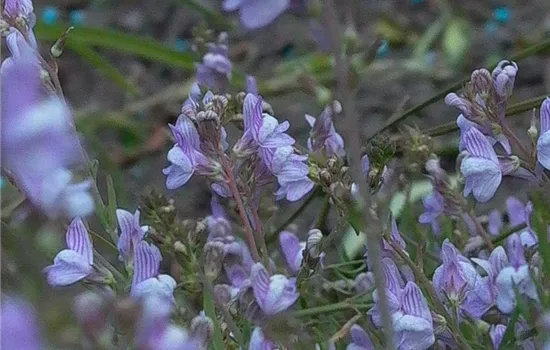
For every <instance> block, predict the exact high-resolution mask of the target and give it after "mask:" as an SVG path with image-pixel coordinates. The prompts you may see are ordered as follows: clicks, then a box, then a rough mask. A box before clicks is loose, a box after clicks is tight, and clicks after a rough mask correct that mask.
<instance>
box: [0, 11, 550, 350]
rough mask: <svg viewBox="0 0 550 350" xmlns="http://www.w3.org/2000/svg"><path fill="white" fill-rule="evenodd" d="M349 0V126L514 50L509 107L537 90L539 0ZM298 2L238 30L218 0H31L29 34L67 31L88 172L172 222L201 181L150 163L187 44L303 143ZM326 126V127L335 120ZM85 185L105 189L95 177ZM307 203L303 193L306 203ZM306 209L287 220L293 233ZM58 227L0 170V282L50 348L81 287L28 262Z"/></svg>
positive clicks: (320, 75) (542, 66) (519, 121)
mask: <svg viewBox="0 0 550 350" xmlns="http://www.w3.org/2000/svg"><path fill="white" fill-rule="evenodd" d="M352 2H353V3H354V5H353V6H352V8H353V9H354V11H342V13H341V17H342V20H343V22H344V21H345V22H346V23H347V24H348V28H347V31H346V33H347V35H348V40H350V42H352V43H353V42H356V43H357V45H359V46H361V47H364V48H368V47H370V46H371V45H372V44H373V43H375V42H376V46H375V47H374V50H375V52H376V54H375V55H374V56H375V59H374V61H373V62H372V64H370V65H369V66H368V67H367V66H365V65H364V64H362V62H358V63H357V69H356V75H355V79H357V83H358V86H359V89H358V94H357V99H356V105H357V108H358V110H359V113H360V115H361V118H362V121H363V122H362V124H361V125H360V126H358V127H360V128H361V129H362V130H363V132H364V134H365V135H369V133H371V132H372V131H373V130H377V129H378V128H380V127H381V126H382V125H384V123H385V122H386V121H387V120H388V119H389V118H390V117H391V116H392V115H394V114H396V113H397V114H399V113H400V112H403V111H404V110H407V109H409V108H411V107H414V106H416V105H418V104H420V103H422V102H423V101H425V100H427V99H429V98H431V97H432V96H434V95H436V94H437V93H438V92H440V91H442V90H445V88H447V87H448V86H450V85H451V84H453V83H455V82H458V81H460V80H461V79H463V78H465V77H466V76H467V75H468V74H469V72H471V71H472V70H473V69H475V68H480V67H489V66H493V65H495V64H496V63H497V62H498V61H500V60H501V59H505V58H512V57H514V55H517V54H518V53H522V56H521V57H520V58H521V61H520V62H518V64H519V73H518V77H517V79H516V86H515V89H514V95H513V96H512V100H511V103H512V104H514V103H519V102H521V101H523V100H526V99H530V98H533V97H537V96H542V95H548V94H550V54H549V52H550V50H549V49H548V47H549V46H550V45H548V41H549V40H550V2H548V1H547V0H515V1H514V0H510V1H504V0H503V1H492V0H487V1H477V0H460V1H458V0H457V1H454V0H448V1H443V0H440V1H436V0H395V1H390V0H387V1H383V0H371V1H369V0H355V1H352ZM311 3H313V4H310V8H309V10H306V9H302V10H297V11H287V12H286V13H284V14H283V15H282V16H281V17H279V18H278V19H277V20H276V21H275V22H274V23H272V24H271V25H269V26H267V27H264V28H261V29H258V30H246V29H244V28H243V27H242V25H241V24H240V23H239V19H238V16H237V15H236V14H234V13H224V12H223V11H222V7H221V1H218V0H208V1H207V0H201V1H199V0H155V1H151V0H136V1H109V0H97V1H73V0H51V1H35V3H34V4H35V13H36V16H37V25H36V28H35V32H36V36H37V38H38V39H39V41H40V43H41V47H42V49H43V51H44V52H47V51H48V50H49V48H50V46H51V45H52V44H53V43H54V42H55V40H57V38H58V37H59V36H60V34H61V33H62V32H64V31H65V29H66V28H67V27H68V26H74V27H75V29H74V30H73V31H72V32H71V33H70V35H69V37H70V39H69V41H68V42H67V45H66V48H65V51H64V53H63V55H62V56H61V58H60V59H59V76H60V80H61V84H62V86H63V88H64V92H65V96H66V98H67V100H68V101H69V103H70V105H71V106H72V108H73V111H74V118H75V120H76V124H77V129H78V130H79V132H80V133H81V136H82V142H83V144H84V146H85V148H86V149H87V150H88V152H89V154H90V157H91V158H95V159H97V160H98V161H99V168H100V179H103V178H104V177H103V176H104V175H105V174H109V175H111V177H112V178H113V182H114V185H115V188H116V193H117V200H118V206H119V207H121V208H125V209H127V210H130V211H134V210H135V208H136V207H138V205H140V203H142V197H143V196H144V195H147V194H148V193H149V192H150V191H151V189H156V190H157V192H160V193H165V194H167V195H168V196H169V197H171V198H174V200H175V206H176V208H177V211H178V215H179V216H180V217H182V218H196V217H198V216H203V215H206V214H207V213H208V208H209V201H210V196H209V190H208V187H207V186H206V184H205V183H203V182H202V181H201V179H198V178H193V179H192V181H191V183H190V184H188V185H186V186H184V187H183V188H182V189H180V190H178V191H175V192H167V190H166V189H165V186H164V181H165V177H164V175H162V173H161V169H162V168H164V167H166V166H167V161H166V153H167V151H168V149H169V148H170V147H171V146H172V140H171V136H170V133H169V131H168V128H167V124H168V123H173V122H175V120H176V118H177V116H178V114H179V111H180V107H181V104H182V103H183V101H184V100H185V98H186V97H187V94H188V92H189V87H190V85H191V84H192V83H193V82H194V80H195V63H197V62H200V60H201V57H200V56H198V55H196V54H195V53H194V52H193V50H192V47H193V44H194V43H195V41H194V40H195V39H194V38H196V36H195V34H196V33H200V32H201V30H202V32H204V29H205V28H208V29H211V30H212V31H213V33H214V34H217V33H219V32H220V31H227V32H228V34H229V49H230V58H231V60H232V62H233V76H232V86H231V88H230V91H229V92H230V93H232V94H233V93H236V92H238V91H242V90H244V77H245V76H246V75H253V76H255V77H256V78H257V80H258V82H259V90H260V94H261V95H262V96H263V97H264V99H266V100H267V101H269V103H270V104H271V105H272V107H273V109H274V111H275V115H276V116H277V117H278V118H279V119H281V120H284V119H288V120H289V121H290V122H291V129H290V134H291V135H293V136H295V137H296V138H297V140H298V142H300V143H301V144H305V141H306V139H307V136H308V132H309V127H308V125H307V123H306V122H305V119H304V114H306V113H308V114H311V115H318V114H319V113H320V112H321V110H322V108H323V106H324V105H325V104H326V103H327V102H328V100H329V99H330V91H331V90H330V89H331V87H332V86H333V79H332V77H333V76H332V72H331V61H330V57H329V55H328V54H327V53H326V46H327V40H326V37H325V34H324V33H323V29H324V25H323V19H322V13H319V12H318V11H317V10H316V9H315V3H314V1H311ZM319 14H320V15H321V18H317V17H316V15H319ZM541 43H542V44H544V43H546V46H545V47H546V49H545V50H538V51H536V52H535V53H536V54H530V53H529V52H527V54H524V53H525V50H526V49H529V48H533V47H537V45H539V44H541ZM2 53H3V55H4V54H5V53H6V50H5V47H3V50H2ZM456 115H457V111H456V110H455V109H453V108H450V107H446V106H445V105H444V103H443V102H442V101H439V102H437V103H435V104H433V105H431V106H429V107H427V108H425V109H422V110H421V111H419V112H417V113H414V114H413V115H411V116H410V117H409V118H408V119H406V120H405V124H408V125H416V126H418V127H419V128H420V129H426V128H431V127H434V126H436V125H439V124H443V123H449V122H453V121H454V120H455V118H456ZM513 118H514V119H513V122H512V123H513V125H514V127H515V128H516V129H517V130H519V131H520V132H519V134H520V135H521V136H524V140H526V142H527V140H528V138H527V136H526V135H525V132H524V131H523V130H526V129H527V128H528V127H529V121H530V118H531V112H530V111H529V110H527V111H525V112H523V113H520V114H517V115H515V116H514V117H513ZM335 123H336V126H337V128H338V123H339V121H338V120H336V121H335ZM399 130H400V129H399V128H393V129H391V130H390V131H392V132H398V131H399ZM434 144H435V147H436V149H438V150H440V151H441V152H442V154H443V155H445V154H447V157H448V159H449V161H448V162H447V163H445V162H444V165H445V166H446V167H448V168H449V169H451V170H452V169H453V166H454V164H453V160H454V158H456V155H457V154H456V145H457V140H456V135H455V134H453V133H451V134H447V135H445V136H442V137H438V138H435V139H434ZM444 160H445V158H444ZM509 184H510V185H511V186H517V184H516V183H514V182H509ZM99 187H100V189H101V190H104V189H105V186H104V181H100V183H99ZM505 195H506V190H505V189H504V190H500V191H499V193H498V196H500V198H504V196H505ZM497 198H499V197H497ZM279 205H280V208H272V212H274V211H275V210H277V211H278V213H277V214H276V216H277V218H278V219H279V221H282V219H281V218H284V217H286V216H288V213H291V212H292V211H293V210H295V209H296V208H297V207H298V206H299V205H300V203H295V204H288V203H284V202H283V203H279ZM320 205H321V203H315V205H314V206H313V207H312V210H313V211H315V210H316V209H315V208H316V207H317V208H318V207H320ZM313 217H314V214H313V215H309V216H308V215H307V214H306V215H304V216H303V217H301V218H300V220H301V221H303V225H304V227H305V229H306V232H307V226H308V225H310V224H311V220H312V218H313ZM308 220H309V222H308ZM299 223H300V222H299ZM64 225H65V223H59V222H53V223H52V222H49V223H46V222H45V220H43V218H41V217H40V216H39V215H37V214H35V213H33V212H32V211H30V208H28V207H27V206H26V203H25V202H24V201H23V198H22V197H21V195H20V194H18V193H17V192H16V191H15V190H14V188H12V187H11V186H10V185H9V183H8V181H6V180H5V179H3V181H2V284H3V285H2V289H3V290H4V291H6V290H17V291H18V292H20V293H23V294H24V295H25V296H27V297H28V298H30V299H31V300H32V301H35V302H36V303H37V305H39V311H40V312H41V314H42V315H43V316H44V318H45V319H46V321H47V322H48V324H50V325H51V326H52V327H53V328H56V327H57V329H52V330H62V334H64V337H65V338H63V337H61V338H59V339H56V340H55V343H59V344H60V345H63V344H71V343H72V341H73V340H74V339H72V338H71V337H75V336H76V335H75V334H76V333H74V332H72V327H74V325H73V326H71V321H70V319H67V314H66V312H67V310H66V309H65V308H63V307H58V306H59V305H62V304H60V303H62V302H63V300H66V296H67V295H74V293H75V291H76V290H78V289H79V288H81V287H73V288H64V289H62V290H52V289H51V288H48V287H46V285H45V283H44V281H43V278H42V275H41V272H40V269H41V268H42V267H43V266H46V265H48V264H50V262H51V259H52V258H53V256H55V254H56V253H57V252H58V251H59V249H60V248H61V247H63V245H64V236H63V234H64V232H65V231H64ZM107 249H109V248H107ZM112 253H113V256H114V254H115V252H112Z"/></svg>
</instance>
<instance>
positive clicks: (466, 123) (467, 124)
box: [456, 114, 512, 154]
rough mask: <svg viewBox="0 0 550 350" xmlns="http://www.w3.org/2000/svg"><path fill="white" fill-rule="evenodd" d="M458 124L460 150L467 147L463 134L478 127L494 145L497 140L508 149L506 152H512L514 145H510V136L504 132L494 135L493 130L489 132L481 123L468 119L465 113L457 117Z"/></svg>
mask: <svg viewBox="0 0 550 350" xmlns="http://www.w3.org/2000/svg"><path fill="white" fill-rule="evenodd" d="M456 125H457V126H458V129H459V130H460V135H461V136H460V138H459V143H458V150H459V151H463V150H465V149H466V146H465V142H464V138H463V137H462V135H464V134H465V133H466V132H467V131H468V130H470V128H476V129H477V130H479V131H480V132H481V133H482V134H483V136H485V138H486V139H487V141H489V143H490V144H491V145H492V146H494V145H495V144H496V143H497V142H498V143H500V144H501V145H502V148H504V150H505V151H506V154H511V153H512V146H510V141H508V138H506V136H505V135H504V134H502V133H500V134H497V135H494V132H493V131H489V132H487V131H486V129H488V128H483V127H481V126H480V125H479V124H476V123H474V122H472V121H470V120H468V119H467V118H466V117H464V115H463V114H460V115H459V116H458V118H457V119H456Z"/></svg>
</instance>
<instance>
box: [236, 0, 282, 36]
mask: <svg viewBox="0 0 550 350" xmlns="http://www.w3.org/2000/svg"><path fill="white" fill-rule="evenodd" d="M289 5H290V0H270V1H269V4H266V3H265V0H248V1H247V2H246V4H243V6H241V22H242V24H243V25H244V26H245V27H247V28H249V29H257V28H260V27H263V26H266V25H268V24H270V23H271V22H273V21H274V20H275V18H277V17H278V16H279V15H280V14H282V13H283V12H284V11H285V10H286V9H287V8H288V6H289Z"/></svg>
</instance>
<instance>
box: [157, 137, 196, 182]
mask: <svg viewBox="0 0 550 350" xmlns="http://www.w3.org/2000/svg"><path fill="white" fill-rule="evenodd" d="M167 158H168V161H170V162H171V163H172V165H170V166H169V167H167V168H164V169H163V170H162V172H163V174H164V175H166V176H167V177H166V188H167V189H169V190H174V189H176V188H179V187H181V186H183V185H185V184H186V183H187V181H189V179H190V178H191V176H193V173H194V171H195V168H194V166H193V162H192V161H191V159H190V158H189V157H188V156H187V155H186V154H185V153H184V152H183V151H182V149H181V148H180V147H179V146H174V147H172V149H171V150H170V151H168V156H167Z"/></svg>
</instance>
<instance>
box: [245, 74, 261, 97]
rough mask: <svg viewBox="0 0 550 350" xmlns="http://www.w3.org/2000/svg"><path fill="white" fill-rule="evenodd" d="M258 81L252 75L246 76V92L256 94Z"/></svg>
mask: <svg viewBox="0 0 550 350" xmlns="http://www.w3.org/2000/svg"><path fill="white" fill-rule="evenodd" d="M258 91H259V90H258V83H257V82H256V78H255V77H254V76H252V75H247V76H246V92H247V93H249V94H253V95H256V96H258V93H259V92H258Z"/></svg>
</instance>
